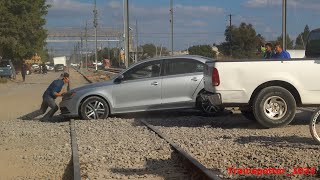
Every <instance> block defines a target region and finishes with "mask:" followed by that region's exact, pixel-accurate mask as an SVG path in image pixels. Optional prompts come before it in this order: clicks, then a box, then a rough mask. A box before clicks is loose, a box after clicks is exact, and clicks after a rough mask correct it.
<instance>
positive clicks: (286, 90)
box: [204, 29, 320, 128]
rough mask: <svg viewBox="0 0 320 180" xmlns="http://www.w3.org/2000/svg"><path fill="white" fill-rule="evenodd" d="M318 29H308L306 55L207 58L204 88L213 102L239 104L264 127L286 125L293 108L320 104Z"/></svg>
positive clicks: (229, 104) (237, 105)
mask: <svg viewBox="0 0 320 180" xmlns="http://www.w3.org/2000/svg"><path fill="white" fill-rule="evenodd" d="M319 49H320V29H317V30H313V31H311V33H310V35H309V39H308V44H307V49H306V58H304V59H287V60H281V59H280V60H279V59H278V60H273V59H272V60H234V61H217V60H214V61H208V62H206V65H205V69H204V84H205V90H206V91H208V92H210V93H212V94H209V95H208V98H209V100H210V102H211V103H212V104H215V105H222V106H225V107H240V110H241V112H242V114H243V115H244V116H245V117H247V118H248V119H252V120H257V121H258V122H259V123H260V124H261V125H262V126H264V127H267V128H273V127H279V126H283V125H287V124H289V123H290V122H291V121H292V120H293V118H294V117H295V113H296V107H301V106H317V105H320V83H318V78H320V59H317V57H320V56H319Z"/></svg>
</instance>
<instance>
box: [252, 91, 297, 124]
mask: <svg viewBox="0 0 320 180" xmlns="http://www.w3.org/2000/svg"><path fill="white" fill-rule="evenodd" d="M253 113H254V116H255V118H256V119H257V121H258V122H259V123H260V124H261V125H262V126H264V127H266V128H275V127H280V126H284V125H288V124H289V123H290V122H291V121H292V120H293V118H294V117H295V114H296V101H295V99H294V97H293V95H292V94H291V93H290V92H289V91H288V90H286V89H284V88H282V87H279V86H271V87H267V88H265V89H263V90H261V92H260V93H259V94H258V95H257V96H256V97H255V99H254V101H253Z"/></svg>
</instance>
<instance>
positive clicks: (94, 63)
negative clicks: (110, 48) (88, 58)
mask: <svg viewBox="0 0 320 180" xmlns="http://www.w3.org/2000/svg"><path fill="white" fill-rule="evenodd" d="M96 64H98V66H102V65H103V63H102V62H99V61H98V62H97V63H96V62H93V65H94V66H95V65H96Z"/></svg>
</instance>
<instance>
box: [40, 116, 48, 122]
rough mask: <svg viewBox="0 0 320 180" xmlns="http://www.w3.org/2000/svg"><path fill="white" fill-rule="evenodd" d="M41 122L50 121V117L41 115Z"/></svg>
mask: <svg viewBox="0 0 320 180" xmlns="http://www.w3.org/2000/svg"><path fill="white" fill-rule="evenodd" d="M39 120H40V121H41V122H50V118H47V117H42V118H40V119H39Z"/></svg>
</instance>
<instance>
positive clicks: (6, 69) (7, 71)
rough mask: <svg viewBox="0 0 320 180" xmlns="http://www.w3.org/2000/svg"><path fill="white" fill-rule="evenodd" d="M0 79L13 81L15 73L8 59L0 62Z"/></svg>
mask: <svg viewBox="0 0 320 180" xmlns="http://www.w3.org/2000/svg"><path fill="white" fill-rule="evenodd" d="M0 77H6V78H11V79H15V78H16V71H15V68H14V66H13V64H12V62H11V60H9V59H2V60H0Z"/></svg>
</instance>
